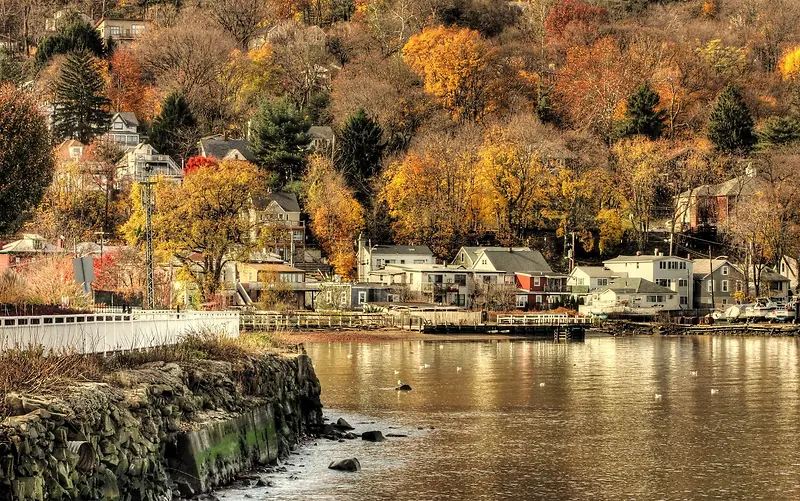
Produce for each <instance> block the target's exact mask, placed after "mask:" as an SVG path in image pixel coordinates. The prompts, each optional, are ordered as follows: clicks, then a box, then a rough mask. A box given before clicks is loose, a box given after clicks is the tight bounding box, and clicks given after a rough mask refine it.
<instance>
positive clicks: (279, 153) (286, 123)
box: [251, 99, 311, 187]
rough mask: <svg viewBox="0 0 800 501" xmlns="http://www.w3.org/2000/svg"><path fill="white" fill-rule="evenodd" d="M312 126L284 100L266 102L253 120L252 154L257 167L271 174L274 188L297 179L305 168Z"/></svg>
mask: <svg viewBox="0 0 800 501" xmlns="http://www.w3.org/2000/svg"><path fill="white" fill-rule="evenodd" d="M310 126H311V124H310V123H309V122H308V120H307V119H306V118H305V117H303V114H302V113H301V112H300V110H298V109H297V108H296V107H295V106H294V105H293V104H292V103H290V102H289V101H288V100H286V99H278V100H274V101H265V102H264V103H262V105H261V107H260V108H259V109H258V112H257V113H256V115H255V116H254V117H253V121H252V125H251V127H252V128H251V131H252V141H253V153H255V155H256V157H258V165H259V167H261V168H262V169H264V170H266V171H268V172H270V173H272V174H274V175H275V176H276V177H277V179H276V180H275V181H274V184H276V186H274V187H282V186H283V185H284V184H285V183H287V182H289V181H293V180H294V179H299V178H300V177H301V176H302V175H303V169H304V168H305V153H304V152H305V150H306V148H308V145H309V143H310V142H311V139H310V137H309V135H308V129H309V127H310Z"/></svg>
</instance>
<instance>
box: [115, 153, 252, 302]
mask: <svg viewBox="0 0 800 501" xmlns="http://www.w3.org/2000/svg"><path fill="white" fill-rule="evenodd" d="M258 176H259V175H258V169H257V168H256V166H254V165H252V164H249V163H247V162H241V161H230V160H224V161H222V162H220V163H219V164H217V165H207V166H206V167H204V168H202V169H198V170H196V171H195V172H192V173H191V174H189V175H187V176H185V177H184V179H183V183H181V184H174V183H161V184H159V185H157V188H156V190H155V191H156V194H155V197H156V210H155V213H154V216H153V238H154V242H155V244H156V246H157V248H158V250H159V251H161V252H163V253H164V254H165V255H167V256H170V257H171V258H174V259H176V260H178V261H179V262H180V263H181V264H182V265H183V268H184V273H185V276H186V277H187V278H188V279H189V280H190V281H191V282H193V283H195V284H196V285H197V287H198V289H199V291H200V292H201V295H202V298H203V299H204V300H209V299H210V298H211V297H212V295H213V294H214V293H215V292H216V291H217V289H218V288H219V286H220V277H221V274H222V269H223V267H224V266H225V264H226V263H228V262H231V261H238V260H242V259H247V258H249V255H250V252H251V251H252V250H254V249H256V248H258V242H257V241H255V240H253V239H251V235H252V234H253V223H251V221H250V219H249V218H246V217H242V214H243V213H245V212H246V211H247V210H248V209H249V207H250V203H251V199H252V197H253V196H254V195H257V191H256V190H257V189H258V186H259V182H258ZM138 191H139V190H138V186H137V187H135V188H134V190H133V191H132V193H134V194H136V193H138ZM134 198H135V197H134ZM132 205H133V206H134V208H135V210H134V214H133V215H132V217H131V219H130V220H129V221H128V222H127V223H126V225H125V228H124V230H125V234H126V238H127V240H128V243H129V244H130V245H138V244H141V237H142V235H143V233H142V231H141V224H142V221H143V216H142V210H143V209H142V208H141V203H139V204H136V203H135V201H134V202H133V203H132Z"/></svg>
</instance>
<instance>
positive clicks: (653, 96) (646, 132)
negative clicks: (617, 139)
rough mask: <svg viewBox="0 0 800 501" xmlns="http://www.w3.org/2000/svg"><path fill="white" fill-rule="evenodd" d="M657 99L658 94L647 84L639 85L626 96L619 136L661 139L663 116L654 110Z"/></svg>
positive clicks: (659, 111)
mask: <svg viewBox="0 0 800 501" xmlns="http://www.w3.org/2000/svg"><path fill="white" fill-rule="evenodd" d="M659 99H660V98H659V96H658V93H656V92H655V91H654V90H653V89H651V88H650V85H649V84H647V83H644V84H642V85H640V86H639V87H638V88H637V89H636V90H635V91H634V92H633V94H631V95H630V96H628V101H627V107H626V108H625V120H624V121H623V123H622V130H621V135H622V136H623V137H625V136H634V135H637V134H641V135H643V136H647V137H648V138H650V139H651V140H656V139H658V138H659V137H661V131H662V130H663V129H664V117H665V114H664V110H656V107H657V106H658V102H659Z"/></svg>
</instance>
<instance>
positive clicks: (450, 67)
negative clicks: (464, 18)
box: [403, 26, 500, 120]
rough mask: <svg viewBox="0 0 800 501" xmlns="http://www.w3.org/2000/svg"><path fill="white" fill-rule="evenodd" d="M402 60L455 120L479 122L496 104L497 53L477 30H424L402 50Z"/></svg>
mask: <svg viewBox="0 0 800 501" xmlns="http://www.w3.org/2000/svg"><path fill="white" fill-rule="evenodd" d="M403 60H404V61H405V62H406V64H408V66H409V67H410V68H411V69H412V70H414V72H416V73H417V74H418V75H419V76H420V77H422V78H423V80H424V81H425V90H426V91H428V92H429V93H430V94H432V95H433V96H434V97H435V98H436V99H437V101H439V104H441V105H442V107H444V109H445V110H447V111H448V112H449V113H450V114H451V116H452V117H453V119H455V120H476V119H479V118H481V117H482V116H483V115H485V114H486V113H488V112H490V111H492V110H494V109H495V108H497V106H498V104H499V98H500V92H499V89H498V88H497V84H498V80H497V78H496V71H497V63H498V61H497V51H496V50H495V49H494V48H493V47H492V46H491V44H489V43H488V42H487V41H486V40H484V39H483V37H481V35H480V34H479V33H478V32H477V31H474V30H470V29H467V28H457V27H451V28H446V27H444V26H439V27H436V28H426V29H425V30H423V31H422V33H418V34H416V35H414V36H412V37H411V38H410V39H409V41H408V43H407V44H406V45H405V47H403Z"/></svg>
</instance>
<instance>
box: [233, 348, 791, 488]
mask: <svg viewBox="0 0 800 501" xmlns="http://www.w3.org/2000/svg"><path fill="white" fill-rule="evenodd" d="M307 350H308V352H309V354H310V355H311V357H312V359H313V361H314V366H315V368H316V371H317V375H318V376H319V378H320V381H321V382H322V388H323V403H324V404H325V406H326V408H329V409H327V410H326V415H327V416H329V417H332V418H337V417H339V416H340V415H343V416H345V417H346V418H348V419H349V420H351V421H352V422H359V423H363V422H366V421H375V424H361V425H358V426H357V428H358V430H357V431H364V430H367V429H381V430H382V431H384V433H387V432H393V431H394V432H398V431H399V432H403V433H407V434H409V437H408V438H397V439H389V440H387V441H386V442H383V443H379V444H373V443H365V442H362V441H360V440H359V441H351V442H347V443H343V444H339V443H332V442H327V441H321V442H318V443H317V445H315V446H314V445H312V446H309V447H307V448H305V449H303V451H302V454H301V455H300V456H295V457H293V458H292V460H291V461H290V462H291V463H292V464H291V466H290V470H291V471H293V472H295V473H294V477H293V478H292V479H291V480H289V479H287V478H278V479H276V480H275V482H276V486H275V487H273V488H270V489H266V490H262V491H249V495H250V496H251V497H252V498H255V499H298V500H299V499H315V500H316V499H319V500H342V501H344V500H378V499H403V500H405V499H408V500H506V499H508V500H512V499H513V500H527V499H546V500H572V499H575V500H582V499H587V500H589V499H591V500H619V499H636V500H667V499H668V500H673V499H674V500H678V499H724V500H733V499H737V500H738V499H741V500H751V499H766V500H784V499H785V500H798V499H800V447H798V446H799V445H800V395H799V394H798V387H799V386H800V374H798V362H799V361H798V341H797V340H795V339H793V338H785V339H761V338H724V337H696V338H659V337H654V338H651V337H641V338H606V337H602V338H600V337H598V338H591V337H590V338H587V340H586V342H585V343H574V344H553V343H549V342H523V341H515V342H509V341H499V342H452V343H450V342H446V343H441V342H417V341H414V342H399V341H397V342H385V343H316V344H308V345H307ZM425 364H427V365H428V367H427V368H426V367H425ZM420 366H421V367H420ZM458 367H461V370H458V369H457V368H458ZM395 371H398V372H399V374H395ZM694 371H696V372H694ZM695 374H696V375H695ZM398 379H402V380H403V382H406V383H408V384H410V385H412V387H413V388H414V389H413V391H411V392H408V393H401V392H396V391H394V390H393V389H392V387H393V386H394V384H395V383H396V382H397V380H398ZM712 389H713V390H717V391H714V392H712ZM656 395H660V397H657V396H656ZM389 426H396V427H399V428H398V429H397V430H392V429H389ZM431 427H432V428H433V429H430V428H431ZM419 428H425V429H424V430H420V429H419ZM349 456H357V457H359V459H361V462H362V465H363V471H362V472H360V473H357V474H345V473H339V472H333V471H329V470H327V469H326V466H327V463H328V462H329V461H331V460H333V459H338V458H343V457H349ZM292 468H294V469H293V470H292ZM243 496H244V494H243V493H236V492H228V493H226V495H225V497H226V499H243Z"/></svg>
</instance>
